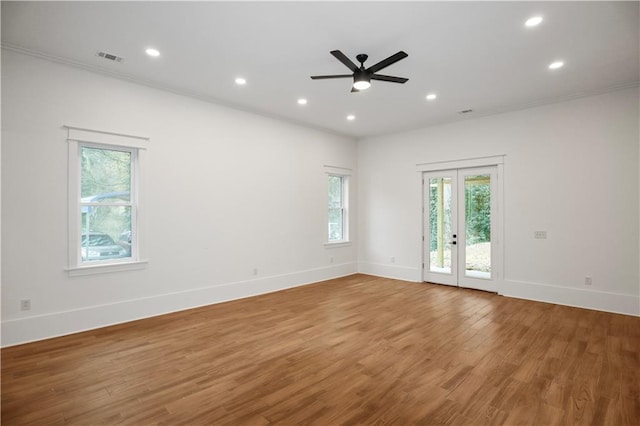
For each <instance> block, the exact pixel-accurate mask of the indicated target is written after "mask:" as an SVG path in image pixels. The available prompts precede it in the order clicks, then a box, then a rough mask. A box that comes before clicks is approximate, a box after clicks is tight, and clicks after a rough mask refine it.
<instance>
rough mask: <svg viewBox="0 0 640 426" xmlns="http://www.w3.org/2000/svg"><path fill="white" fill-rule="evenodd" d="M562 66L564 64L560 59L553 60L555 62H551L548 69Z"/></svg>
mask: <svg viewBox="0 0 640 426" xmlns="http://www.w3.org/2000/svg"><path fill="white" fill-rule="evenodd" d="M563 66H564V62H562V61H555V62H552V63H551V64H550V65H549V69H550V70H557V69H558V68H562V67H563Z"/></svg>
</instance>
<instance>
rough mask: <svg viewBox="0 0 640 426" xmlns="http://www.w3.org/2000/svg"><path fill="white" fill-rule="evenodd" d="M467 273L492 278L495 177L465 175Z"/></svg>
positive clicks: (467, 274)
mask: <svg viewBox="0 0 640 426" xmlns="http://www.w3.org/2000/svg"><path fill="white" fill-rule="evenodd" d="M464 199H465V221H466V225H465V229H466V233H465V237H466V238H465V241H466V244H465V246H466V247H465V259H466V264H465V275H466V276H468V277H474V278H487V279H489V278H491V176H490V175H474V176H465V178H464Z"/></svg>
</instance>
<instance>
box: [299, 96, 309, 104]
mask: <svg viewBox="0 0 640 426" xmlns="http://www.w3.org/2000/svg"><path fill="white" fill-rule="evenodd" d="M298 104H300V105H306V104H307V100H306V99H305V98H300V99H298Z"/></svg>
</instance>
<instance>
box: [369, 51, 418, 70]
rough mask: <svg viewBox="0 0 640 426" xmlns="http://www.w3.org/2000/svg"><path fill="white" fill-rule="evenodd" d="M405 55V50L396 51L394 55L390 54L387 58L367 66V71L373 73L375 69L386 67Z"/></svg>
mask: <svg viewBox="0 0 640 426" xmlns="http://www.w3.org/2000/svg"><path fill="white" fill-rule="evenodd" d="M407 56H409V55H407V54H406V53H405V52H403V51H402V50H401V51H400V52H398V53H396V54H395V55H391V56H389V57H388V58H387V59H383V60H382V61H380V62H378V63H377V64H375V65H371V66H370V67H369V68H367V72H370V73H372V74H373V73H375V72H377V71H380V70H381V69H382V68H386V67H388V66H389V65H391V64H395V63H396V62H398V61H399V60H400V59H404V58H406V57H407Z"/></svg>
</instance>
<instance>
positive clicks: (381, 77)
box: [370, 74, 409, 83]
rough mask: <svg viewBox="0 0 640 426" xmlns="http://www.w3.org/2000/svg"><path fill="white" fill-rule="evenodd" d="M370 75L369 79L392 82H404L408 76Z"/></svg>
mask: <svg viewBox="0 0 640 426" xmlns="http://www.w3.org/2000/svg"><path fill="white" fill-rule="evenodd" d="M370 77H371V80H381V81H390V82H392V83H406V82H407V81H409V79H408V78H404V77H393V76H390V75H380V74H371V76H370Z"/></svg>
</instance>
